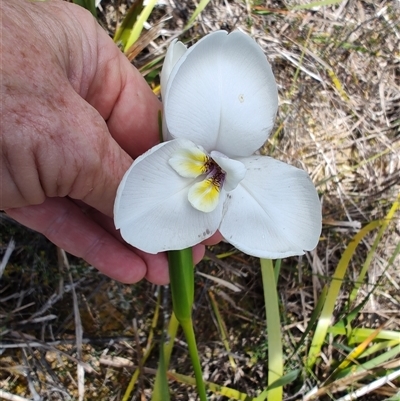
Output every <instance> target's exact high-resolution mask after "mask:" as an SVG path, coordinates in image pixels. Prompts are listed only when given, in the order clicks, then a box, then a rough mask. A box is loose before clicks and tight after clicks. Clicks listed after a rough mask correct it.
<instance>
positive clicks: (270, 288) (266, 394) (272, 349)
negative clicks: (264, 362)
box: [256, 259, 283, 401]
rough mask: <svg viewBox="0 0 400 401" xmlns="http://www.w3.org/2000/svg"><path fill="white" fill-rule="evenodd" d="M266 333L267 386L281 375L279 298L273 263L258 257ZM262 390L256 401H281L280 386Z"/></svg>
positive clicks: (281, 352) (281, 353) (281, 390)
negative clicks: (266, 400)
mask: <svg viewBox="0 0 400 401" xmlns="http://www.w3.org/2000/svg"><path fill="white" fill-rule="evenodd" d="M260 261H261V274H262V282H263V291H264V303H265V312H266V318H267V335H268V388H269V387H270V386H271V385H272V384H274V383H275V382H276V381H278V380H280V379H281V378H282V376H283V350H282V332H281V320H280V315H279V298H278V292H277V289H276V282H277V281H276V277H275V273H274V265H273V263H272V260H270V259H260ZM268 388H267V390H265V391H263V392H262V393H261V394H260V395H259V396H258V397H257V398H256V400H257V401H262V400H265V399H268V401H281V400H282V399H283V388H282V386H279V387H273V388H272V389H270V390H268Z"/></svg>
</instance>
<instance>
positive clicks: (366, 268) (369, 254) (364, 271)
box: [349, 194, 400, 303]
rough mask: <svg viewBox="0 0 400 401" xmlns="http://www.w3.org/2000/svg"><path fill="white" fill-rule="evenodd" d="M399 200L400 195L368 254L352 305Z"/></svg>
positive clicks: (353, 293)
mask: <svg viewBox="0 0 400 401" xmlns="http://www.w3.org/2000/svg"><path fill="white" fill-rule="evenodd" d="M399 200H400V194H399V195H398V197H397V200H396V201H395V202H393V205H392V207H391V208H390V210H389V213H388V214H387V215H386V217H385V218H384V219H383V220H382V224H381V228H380V229H379V231H378V235H377V236H376V238H375V241H374V243H373V244H372V247H371V249H370V251H369V252H368V255H367V257H366V259H365V262H364V264H363V267H362V269H361V272H360V274H359V276H358V278H357V280H356V281H355V283H354V288H353V291H352V292H351V294H350V300H349V302H350V303H352V302H353V301H354V300H355V299H356V297H357V293H358V290H359V289H360V286H361V284H362V283H363V282H364V279H365V276H366V274H367V271H368V269H369V266H370V265H371V262H372V259H373V257H374V255H375V252H376V249H377V247H378V245H379V244H380V242H381V239H382V237H383V234H384V233H385V231H386V229H387V228H388V225H389V223H390V222H391V221H392V220H393V217H394V215H395V213H396V211H397V209H398V208H399Z"/></svg>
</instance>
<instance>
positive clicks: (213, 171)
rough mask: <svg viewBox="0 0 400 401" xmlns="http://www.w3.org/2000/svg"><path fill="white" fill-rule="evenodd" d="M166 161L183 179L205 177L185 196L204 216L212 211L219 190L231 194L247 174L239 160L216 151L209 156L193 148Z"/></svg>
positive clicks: (183, 149)
mask: <svg viewBox="0 0 400 401" xmlns="http://www.w3.org/2000/svg"><path fill="white" fill-rule="evenodd" d="M168 162H169V165H170V166H171V167H172V168H173V169H174V170H175V171H176V172H177V173H178V174H179V175H180V176H182V177H185V178H198V177H201V176H204V175H206V177H205V178H203V179H202V180H201V181H198V182H196V183H194V184H193V185H192V187H191V188H190V189H189V193H188V200H189V202H190V204H191V205H192V206H193V207H194V208H195V209H197V210H199V211H201V212H205V213H209V212H212V211H213V210H215V208H216V207H217V205H218V202H219V199H220V194H221V191H222V190H225V191H227V192H230V191H233V190H234V189H235V188H236V187H237V185H238V184H239V182H240V181H242V179H243V178H244V176H245V174H246V168H245V166H244V165H243V163H241V162H240V161H238V160H233V159H230V158H229V157H227V156H225V155H224V154H222V153H220V152H216V151H212V152H211V153H210V155H208V154H207V153H205V152H204V151H202V150H201V149H199V148H198V147H196V146H192V147H190V148H182V149H179V150H177V151H176V152H175V153H174V154H173V156H172V157H171V158H170V159H169V161H168Z"/></svg>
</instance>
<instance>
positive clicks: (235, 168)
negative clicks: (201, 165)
mask: <svg viewBox="0 0 400 401" xmlns="http://www.w3.org/2000/svg"><path fill="white" fill-rule="evenodd" d="M217 153H219V152H211V154H210V156H211V157H212V159H213V160H214V161H215V162H216V163H217V164H218V165H219V166H220V167H221V168H222V170H223V171H225V173H226V176H225V181H224V189H225V190H226V191H227V192H230V191H232V190H234V189H235V188H236V187H237V186H238V184H239V182H240V181H242V180H243V178H244V177H245V175H246V167H245V166H244V164H243V163H242V162H240V161H238V160H233V159H230V158H229V157H226V156H221V155H218V154H217Z"/></svg>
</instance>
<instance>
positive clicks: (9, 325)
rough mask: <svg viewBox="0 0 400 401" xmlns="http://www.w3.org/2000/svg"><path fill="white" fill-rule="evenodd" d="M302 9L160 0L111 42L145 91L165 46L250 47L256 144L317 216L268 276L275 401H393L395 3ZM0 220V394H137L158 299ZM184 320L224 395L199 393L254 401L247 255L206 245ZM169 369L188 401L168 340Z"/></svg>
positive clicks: (253, 295)
mask: <svg viewBox="0 0 400 401" xmlns="http://www.w3.org/2000/svg"><path fill="white" fill-rule="evenodd" d="M149 3H151V2H149ZM309 3H310V2H309V1H308V0H307V1H306V0H286V1H269V0H267V1H263V2H259V1H254V2H252V1H228V0H211V1H209V2H207V1H206V2H200V3H199V4H198V3H196V2H194V1H193V2H192V1H179V2H178V1H176V0H164V1H162V0H161V1H159V2H157V5H156V6H155V7H154V8H152V7H151V13H150V14H149V16H148V17H147V16H146V18H143V21H142V25H144V29H143V31H142V32H140V29H138V28H137V26H136V29H137V33H135V35H137V36H136V37H137V38H138V39H137V40H136V39H135V40H134V42H135V43H134V44H133V46H131V44H130V43H126V42H127V40H126V37H125V39H124V36H122V37H119V39H118V38H117V42H119V43H120V45H121V43H122V44H124V43H125V51H126V53H127V56H128V57H129V58H130V59H132V60H133V63H134V65H135V66H136V67H138V68H139V69H140V70H141V71H142V73H143V74H144V75H145V77H146V79H147V80H148V82H149V85H151V87H152V88H153V90H154V92H155V93H157V94H158V93H159V86H158V85H159V81H158V73H159V71H160V67H161V65H162V59H163V56H164V54H165V51H166V48H167V47H168V44H169V43H170V42H171V40H172V39H174V38H176V37H179V39H180V40H183V41H184V42H187V43H188V44H192V43H195V42H196V41H197V40H198V39H199V38H201V37H202V36H204V35H205V34H207V33H208V32H212V31H215V30H218V29H225V30H228V31H231V30H234V29H241V30H243V31H244V32H247V33H249V34H250V35H251V36H253V37H254V38H255V39H256V40H257V42H258V43H259V44H260V45H261V46H262V48H263V49H264V51H265V54H266V56H267V57H268V60H269V61H270V63H271V64H272V67H273V71H274V73H275V76H276V79H277V82H278V87H279V96H280V108H279V114H278V118H277V121H276V126H275V130H274V132H273V135H272V136H271V138H270V140H269V141H268V142H267V143H266V144H265V146H264V148H263V149H262V151H263V152H265V153H266V154H269V155H272V156H273V157H276V158H277V159H280V160H283V161H286V162H288V163H291V164H293V165H296V166H298V167H300V168H303V169H305V170H307V171H308V172H309V174H310V176H311V177H312V179H313V181H314V183H315V184H316V186H317V188H318V191H319V193H320V196H321V201H322V204H323V217H324V227H323V232H322V236H321V241H320V243H319V245H318V247H317V249H316V250H315V251H313V252H310V253H307V254H306V255H305V256H304V257H299V258H289V259H285V260H282V261H281V262H280V263H279V262H278V263H275V266H274V267H275V272H276V273H279V275H278V280H277V288H278V294H279V302H280V304H279V305H280V317H281V321H282V327H281V335H282V341H283V358H284V374H285V375H286V376H284V379H283V381H282V383H280V384H281V385H282V384H284V386H283V397H284V399H286V400H312V399H317V400H350V399H360V400H365V401H373V400H389V399H390V400H399V399H400V393H399V390H398V388H399V387H400V380H399V377H400V313H399V310H400V259H399V255H398V254H399V250H400V245H399V231H400V221H399V212H398V210H397V208H398V202H399V189H400V3H399V2H398V1H396V0H393V1H384V0H380V1H375V2H372V1H361V0H343V1H321V2H318V3H313V4H312V7H311V6H310V4H309ZM131 4H132V3H131V2H130V1H129V2H128V1H126V0H120V1H119V0H103V1H102V2H101V3H100V5H99V7H98V8H97V16H98V18H99V20H100V22H101V23H102V25H103V27H104V28H105V29H106V30H107V31H108V32H109V34H110V36H112V37H114V35H115V32H120V33H121V31H117V28H118V27H121V22H122V21H123V20H124V17H125V16H126V15H133V16H134V20H135V21H136V15H138V14H140V11H141V9H140V8H137V7H136V8H135V7H133V8H131V9H130V6H131ZM203 7H204V9H203ZM129 9H130V10H131V11H130V14H127V13H128V10H129ZM200 11H201V12H200ZM135 13H136V14H135ZM142 15H143V14H142ZM195 16H197V17H196V18H194V17H195ZM126 21H129V20H127V19H125V23H127V22H126ZM122 27H124V26H123V25H122ZM130 28H131V26H129V24H128V28H127V29H128V32H131V29H130ZM123 47H124V46H123V45H121V48H123ZM0 224H1V232H0V234H1V238H0V250H1V252H2V255H3V263H2V264H1V267H0V339H1V342H0V398H2V397H3V398H4V399H8V400H11V399H12V400H26V399H29V400H78V399H85V400H128V399H133V400H147V399H150V398H151V393H152V389H153V386H154V379H155V372H156V369H157V366H158V344H159V341H160V338H161V334H162V332H163V329H164V327H165V325H166V323H167V322H168V321H169V319H170V313H171V305H170V298H169V295H168V294H169V291H166V290H165V289H163V288H156V287H154V286H152V285H150V284H149V283H146V282H142V283H139V284H137V285H131V286H129V285H122V284H119V283H117V282H114V281H112V280H110V279H108V278H106V277H103V276H101V275H100V274H99V273H98V272H97V271H96V270H94V269H93V268H92V267H91V266H88V265H87V264H85V263H84V262H83V261H81V260H78V259H76V258H73V257H72V256H69V255H68V256H67V255H65V254H64V253H63V252H62V251H61V250H57V249H56V248H55V247H54V246H53V245H52V244H51V243H49V242H48V241H47V240H46V239H45V238H43V237H41V236H40V235H38V234H36V233H34V232H31V231H29V230H27V229H26V228H24V227H21V226H19V225H18V224H17V223H15V222H13V221H11V220H10V219H9V218H8V217H7V216H6V215H4V214H2V215H1V220H0ZM13 243H14V244H15V246H13V245H12V244H13ZM194 320H195V327H196V334H197V339H198V347H199V351H200V353H201V361H202V366H203V371H204V374H205V379H206V380H207V381H209V382H213V383H217V384H219V385H220V386H225V387H218V388H214V387H212V386H210V387H209V389H210V392H209V398H210V400H228V399H241V400H245V399H246V400H251V399H256V397H257V396H258V398H257V400H261V399H265V397H266V396H267V395H268V394H266V393H265V392H264V393H263V390H265V388H266V387H267V384H268V382H267V376H268V363H269V362H270V361H268V351H269V350H271V347H273V346H274V344H273V343H271V341H269V339H268V337H267V335H266V329H265V304H264V296H263V283H262V277H261V270H260V261H259V260H257V259H255V258H251V257H248V256H246V255H243V254H241V253H240V252H237V251H235V250H234V249H232V247H231V246H230V245H229V244H225V243H222V244H220V245H218V246H216V247H212V248H210V249H209V250H208V251H207V255H206V258H205V260H204V261H202V262H201V263H200V264H199V265H198V266H197V272H196V289H195V311H194ZM78 361H81V362H80V363H78ZM138 367H139V368H140V369H139V371H138V373H139V374H138V376H137V378H136V379H135V381H134V384H135V385H134V386H131V387H129V384H130V382H131V378H132V374H133V373H134V372H135V369H136V368H138ZM169 371H170V373H171V374H170V376H169V378H170V386H171V391H172V395H171V399H172V400H195V399H196V393H195V390H194V388H193V387H191V386H190V383H191V382H190V380H189V378H188V376H190V375H192V370H191V364H190V361H189V358H188V355H187V346H186V344H185V342H184V339H183V337H182V335H181V333H180V332H178V335H177V337H176V339H175V341H174V349H173V353H172V356H171V361H170V366H169ZM174 371H176V372H177V373H180V374H182V375H186V376H179V375H178V374H174ZM379 380H380V381H379ZM132 383H133V381H132V382H131V384H132ZM278 385H279V383H278ZM132 387H133V388H132ZM225 388H229V389H235V390H237V391H236V393H234V392H233V391H231V392H229V391H228V392H227V390H225ZM357 391H358V392H357ZM245 394H246V395H247V396H245ZM12 397H13V398H12ZM18 397H19V398H18ZM240 397H242V398H240ZM246 397H247V398H246ZM346 397H347V398H346ZM349 397H353V398H349ZM268 399H270V398H268Z"/></svg>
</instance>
